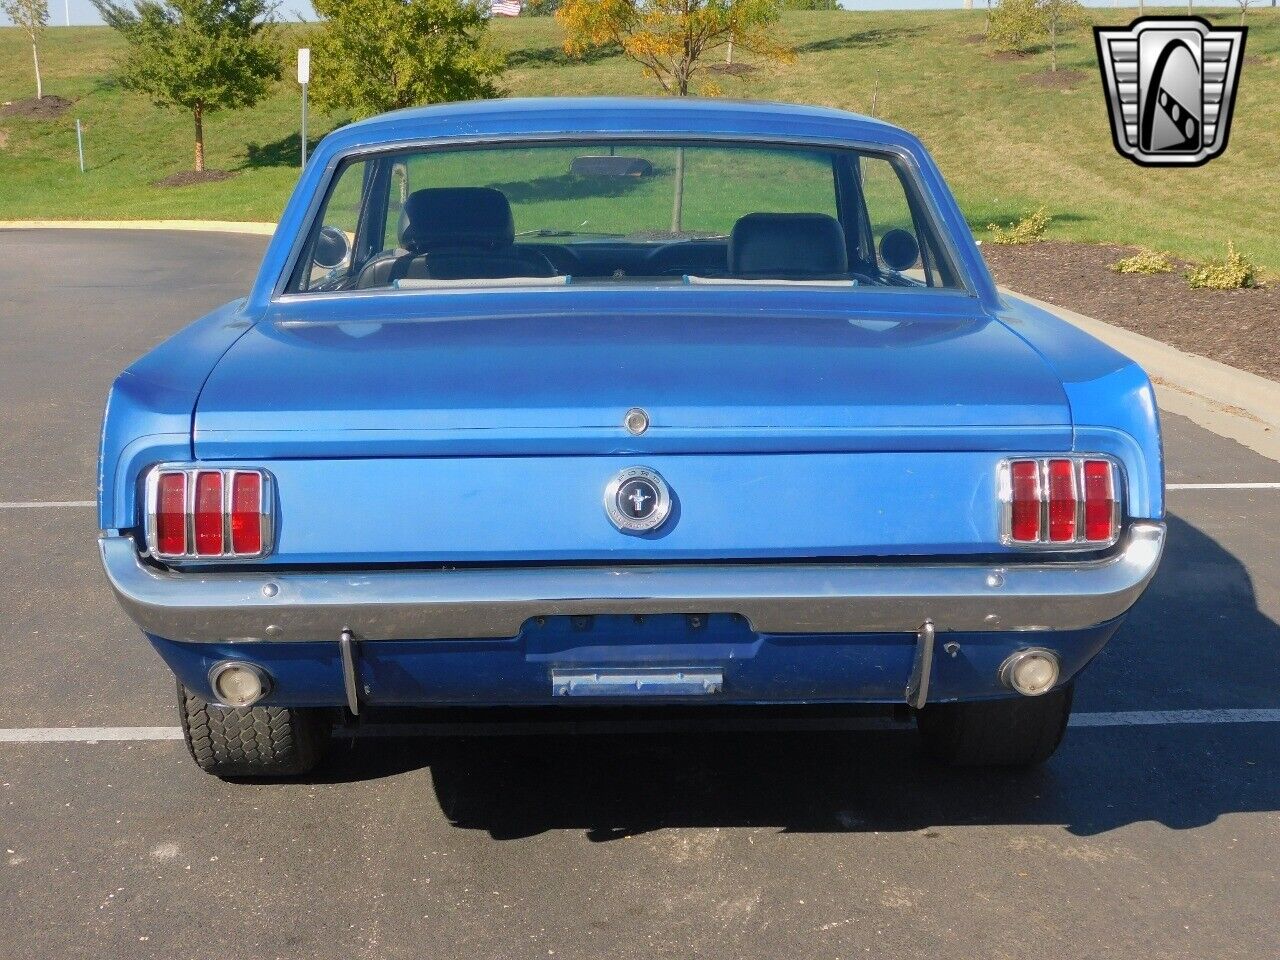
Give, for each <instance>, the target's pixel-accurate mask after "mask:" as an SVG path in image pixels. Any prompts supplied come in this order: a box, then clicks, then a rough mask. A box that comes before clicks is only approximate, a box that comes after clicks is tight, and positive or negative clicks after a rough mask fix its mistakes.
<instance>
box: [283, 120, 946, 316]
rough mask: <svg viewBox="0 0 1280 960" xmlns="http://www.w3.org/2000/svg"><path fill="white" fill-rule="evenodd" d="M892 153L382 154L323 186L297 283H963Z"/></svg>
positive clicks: (666, 146) (309, 288)
mask: <svg viewBox="0 0 1280 960" xmlns="http://www.w3.org/2000/svg"><path fill="white" fill-rule="evenodd" d="M926 210H927V208H926V207H925V206H924V205H923V203H922V201H921V198H920V197H919V196H917V195H916V193H915V191H914V187H913V185H912V182H911V180H910V179H909V178H908V177H906V176H904V175H903V174H902V171H901V170H900V168H899V166H898V163H897V161H896V159H894V158H892V157H891V156H889V155H880V154H868V155H865V156H864V155H861V154H859V153H857V152H856V151H849V150H820V149H804V148H792V147H773V146H760V145H758V144H731V143H730V144H722V143H715V144H708V143H654V144H644V143H631V142H627V143H589V142H588V143H574V144H564V143H554V144H538V145H521V146H509V147H477V148H466V149H440V148H437V149H430V150H426V149H424V150H417V151H406V152H403V153H398V154H379V155H377V156H374V157H370V158H368V159H355V160H351V161H348V162H346V163H345V164H344V165H342V166H341V167H340V168H339V170H338V172H337V174H336V175H335V177H334V179H333V181H332V183H331V184H330V185H329V188H328V191H327V195H326V198H325V201H324V204H323V206H322V208H321V212H320V215H319V217H318V218H317V220H316V222H315V224H314V225H313V227H312V229H311V234H310V236H309V237H308V242H307V245H306V247H305V252H304V257H303V259H302V262H301V263H300V265H299V267H298V269H297V270H296V271H295V274H294V277H293V278H292V282H291V284H290V291H291V292H295V293H306V292H332V291H340V290H353V291H354V290H386V289H419V290H430V289H436V288H445V287H459V286H461V287H466V286H484V287H490V286H497V287H503V286H565V285H570V284H602V283H619V282H624V283H625V282H637V281H643V282H646V283H664V284H688V285H697V284H749V283H767V284H779V283H784V284H785V283H804V284H819V285H823V284H825V285H841V286H858V285H869V286H877V287H904V288H921V287H924V288H929V287H943V288H946V287H953V286H955V285H956V280H955V272H954V269H953V268H952V266H951V264H950V263H949V262H948V261H947V260H946V259H945V256H944V251H943V249H942V247H941V245H940V244H939V243H938V238H937V236H936V233H935V232H934V230H933V227H932V218H930V217H929V216H928V215H927V213H926Z"/></svg>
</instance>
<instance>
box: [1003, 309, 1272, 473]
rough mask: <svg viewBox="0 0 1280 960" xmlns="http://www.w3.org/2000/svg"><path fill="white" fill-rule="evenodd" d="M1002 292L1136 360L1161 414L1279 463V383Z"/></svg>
mask: <svg viewBox="0 0 1280 960" xmlns="http://www.w3.org/2000/svg"><path fill="white" fill-rule="evenodd" d="M1002 289H1003V288H1002ZM1005 292H1006V293H1009V294H1011V295H1013V296H1015V297H1018V298H1020V299H1022V300H1026V301H1027V302H1028V303H1033V304H1035V305H1036V306H1038V307H1041V308H1043V309H1045V310H1048V311H1050V312H1052V313H1055V314H1057V315H1058V316H1060V317H1062V318H1063V319H1064V320H1066V321H1068V322H1070V323H1072V324H1074V325H1075V326H1077V327H1079V328H1080V329H1081V330H1084V331H1085V332H1086V333H1088V334H1090V335H1091V336H1094V337H1096V338H1097V339H1099V340H1101V341H1102V342H1103V343H1105V344H1107V345H1108V346H1110V347H1112V348H1114V349H1116V350H1119V351H1120V352H1121V353H1123V354H1124V355H1125V356H1127V357H1129V358H1131V359H1132V360H1135V361H1136V362H1137V363H1138V364H1139V365H1140V366H1141V367H1142V368H1143V369H1144V370H1146V371H1147V375H1148V376H1150V377H1151V380H1152V382H1154V383H1155V385H1156V397H1157V399H1158V401H1159V403H1160V406H1161V408H1162V409H1165V410H1168V411H1169V412H1170V413H1177V414H1180V415H1182V416H1185V417H1187V418H1188V419H1190V420H1191V421H1192V422H1194V423H1196V424H1199V425H1200V426H1202V427H1204V428H1205V429H1207V430H1212V431H1213V432H1214V433H1217V434H1219V435H1220V436H1224V437H1230V438H1231V439H1233V440H1236V441H1238V442H1240V443H1242V444H1244V445H1245V446H1247V447H1249V448H1250V449H1252V450H1255V451H1257V452H1258V453H1260V454H1262V455H1263V456H1265V457H1269V458H1270V459H1272V460H1280V383H1277V382H1276V381H1274V380H1268V379H1267V378H1266V377H1259V376H1258V375H1257V374H1253V373H1248V372H1247V371H1244V370H1237V369H1236V368H1235V367H1232V366H1228V365H1227V364H1225V363H1220V362H1218V361H1217V360H1210V359H1209V358H1208V357H1200V356H1196V355H1195V354H1192V353H1184V352H1183V351H1181V350H1179V349H1177V348H1176V347H1171V346H1169V345H1168V344H1167V343H1163V342H1161V341H1159V340H1153V339H1152V338H1151V337H1144V336H1143V335H1142V334H1140V333H1134V332H1133V331H1131V330H1124V329H1122V328H1120V327H1116V326H1112V325H1111V324H1109V323H1104V322H1102V321H1101V320H1095V319H1093V318H1092V317H1086V316H1084V315H1083V314H1080V313H1076V312H1075V311H1073V310H1068V309H1066V308H1065V307H1060V306H1058V305H1057V304H1053V303H1046V302H1044V301H1043V300H1037V299H1035V298H1034V297H1028V296H1027V295H1026V294H1022V293H1018V292H1017V291H1014V290H1005Z"/></svg>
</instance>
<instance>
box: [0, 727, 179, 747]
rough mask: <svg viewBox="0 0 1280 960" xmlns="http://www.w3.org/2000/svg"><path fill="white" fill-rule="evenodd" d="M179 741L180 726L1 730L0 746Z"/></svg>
mask: <svg viewBox="0 0 1280 960" xmlns="http://www.w3.org/2000/svg"><path fill="white" fill-rule="evenodd" d="M181 739H182V728H181V727H25V728H23V727H19V728H17V729H9V730H0V743H97V742H99V741H100V740H181Z"/></svg>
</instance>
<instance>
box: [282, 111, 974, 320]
mask: <svg viewBox="0 0 1280 960" xmlns="http://www.w3.org/2000/svg"><path fill="white" fill-rule="evenodd" d="M557 143H562V144H569V145H572V144H575V143H576V144H597V143H599V144H609V143H650V144H655V145H664V144H671V145H673V146H676V145H679V146H702V145H708V146H721V145H724V144H739V145H741V146H743V147H752V146H764V147H797V148H801V149H803V148H806V147H808V148H812V149H820V150H844V151H848V152H853V153H863V154H874V155H879V156H881V157H893V158H895V159H897V160H898V161H900V163H901V172H902V173H903V174H905V177H906V179H907V180H908V181H909V182H910V184H911V187H912V189H914V190H915V191H916V195H917V196H918V197H919V198H920V200H921V201H922V204H923V206H924V212H925V218H926V220H927V221H928V224H929V228H930V229H931V230H933V232H934V235H935V236H936V237H937V239H938V243H939V245H940V246H941V247H942V250H943V253H944V254H945V255H946V256H947V258H948V259H949V260H950V265H951V267H952V269H953V272H954V273H955V275H956V277H957V278H958V279H959V280H960V286H959V287H922V288H911V289H912V292H916V293H920V292H933V291H937V292H942V293H952V294H955V293H962V294H966V295H968V296H969V297H973V298H977V296H978V291H977V285H976V283H975V282H974V278H973V277H972V276H970V274H969V271H968V268H967V267H966V265H965V262H964V259H963V258H962V257H961V256H960V251H959V249H957V247H956V245H955V243H954V242H953V239H952V236H951V232H950V231H949V230H947V229H945V225H944V223H943V220H942V217H941V215H940V213H939V211H938V208H937V202H936V200H935V198H934V196H933V194H932V193H930V191H929V190H928V188H927V187H926V185H925V182H924V178H923V177H922V176H921V175H920V166H919V164H918V163H917V162H916V157H915V155H914V154H913V153H912V152H911V151H910V150H908V149H907V148H906V147H902V146H899V145H897V144H892V143H875V142H872V141H866V140H841V139H830V138H825V137H782V136H779V137H771V136H769V135H767V134H759V133H753V134H718V133H698V134H672V133H653V132H645V131H634V132H630V131H628V132H623V133H599V134H593V133H589V132H582V131H577V132H573V133H539V134H528V135H515V134H506V133H504V134H487V135H484V136H470V137H453V136H449V137H415V138H412V139H407V140H397V141H394V142H389V143H385V144H380V145H377V146H368V145H365V146H358V147H351V148H350V149H347V150H343V151H341V152H339V153H335V154H334V155H333V157H332V158H330V161H329V163H328V165H327V167H326V168H325V171H324V179H323V180H322V181H321V182H320V183H319V184H318V185H317V187H316V190H315V192H314V193H313V194H312V197H311V202H310V203H309V204H308V205H307V212H306V214H305V216H304V218H303V226H302V229H300V230H299V231H298V233H297V236H295V237H294V238H293V243H292V245H291V246H290V248H289V254H288V256H287V257H286V258H285V261H284V266H283V268H282V269H281V271H280V273H279V275H278V276H277V277H276V282H275V284H274V285H273V286H272V289H271V302H272V303H275V302H277V301H283V302H291V301H293V300H295V299H297V300H307V299H309V298H310V297H311V296H313V295H311V294H307V293H305V292H301V291H289V290H288V289H287V288H288V286H289V281H290V280H291V278H292V277H293V275H294V271H295V270H296V269H297V268H298V260H299V258H300V257H301V256H302V253H303V251H304V250H305V249H306V246H307V238H308V237H309V236H310V235H311V231H312V230H313V229H315V226H316V221H317V220H319V219H320V216H321V213H322V210H321V208H322V207H323V206H324V203H325V201H326V200H327V199H328V197H329V194H330V191H331V190H332V189H333V187H334V186H335V184H336V178H337V177H338V175H339V173H340V172H341V170H342V169H343V168H344V166H345V165H346V164H347V162H348V161H360V160H371V159H373V158H375V157H381V156H384V155H387V154H397V153H412V152H428V151H429V152H437V151H439V152H447V151H451V150H456V149H462V150H465V149H468V148H476V149H493V148H500V147H506V146H511V147H519V146H524V145H529V144H533V145H536V146H551V145H554V144H557ZM639 286H645V284H640V285H639ZM569 287H570V288H571V287H572V285H569ZM509 289H512V288H508V287H502V286H493V287H480V288H477V290H478V291H486V292H488V291H506V290H509ZM516 289H519V288H516ZM854 289H856V290H858V291H859V292H863V291H865V290H866V289H867V288H866V287H855V288H854ZM362 292H367V291H356V290H340V291H325V292H324V293H322V294H320V295H322V296H330V297H333V296H343V295H350V294H359V293H362ZM380 292H385V291H380ZM406 292H407V293H409V295H421V294H422V293H424V292H427V293H434V292H437V291H422V290H413V291H406ZM467 292H468V293H470V292H473V291H470V290H468V291H467Z"/></svg>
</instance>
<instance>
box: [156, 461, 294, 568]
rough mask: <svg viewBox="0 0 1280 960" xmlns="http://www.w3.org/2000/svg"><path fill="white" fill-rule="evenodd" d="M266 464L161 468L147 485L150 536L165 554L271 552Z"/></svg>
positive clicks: (205, 555) (182, 556) (254, 554)
mask: <svg viewBox="0 0 1280 960" xmlns="http://www.w3.org/2000/svg"><path fill="white" fill-rule="evenodd" d="M270 490H271V475H270V474H269V473H267V472H266V471H265V470H236V469H229V470H200V469H195V468H190V469H181V468H165V467H160V468H157V469H156V471H155V472H154V473H153V474H152V475H151V477H150V479H149V480H148V486H147V498H148V499H147V503H148V505H149V507H148V516H147V524H148V526H147V542H148V543H149V544H150V545H151V550H152V554H153V555H154V556H157V557H160V558H163V559H187V558H190V559H201V560H212V559H218V558H224V557H225V558H228V559H248V558H251V557H260V556H263V555H265V554H267V553H270V552H271V545H272V539H273V537H272V534H273V521H272V502H273V499H272V496H271V494H270Z"/></svg>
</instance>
